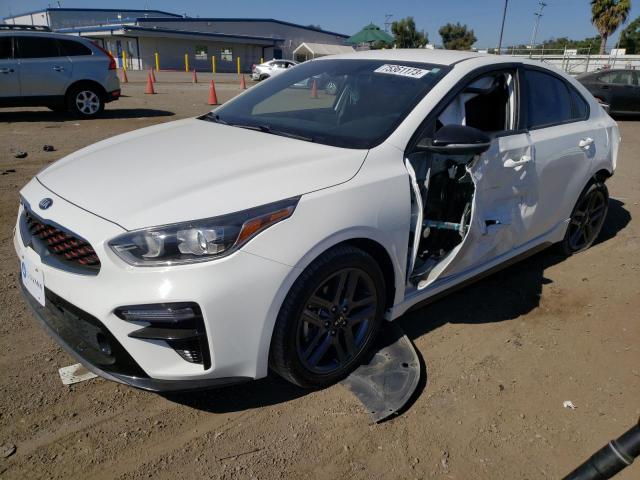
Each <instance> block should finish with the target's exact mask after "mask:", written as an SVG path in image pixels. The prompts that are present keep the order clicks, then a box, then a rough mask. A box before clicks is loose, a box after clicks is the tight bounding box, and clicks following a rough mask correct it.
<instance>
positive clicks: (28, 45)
mask: <svg viewBox="0 0 640 480" xmlns="http://www.w3.org/2000/svg"><path fill="white" fill-rule="evenodd" d="M16 40H17V42H16V43H17V47H18V48H17V55H16V57H17V58H48V57H59V56H60V52H59V50H58V42H56V40H55V38H47V37H22V36H20V37H16Z"/></svg>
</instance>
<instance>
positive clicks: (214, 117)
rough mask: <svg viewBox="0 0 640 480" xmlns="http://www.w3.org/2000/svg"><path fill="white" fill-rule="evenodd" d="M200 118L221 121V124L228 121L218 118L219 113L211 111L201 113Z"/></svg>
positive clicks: (226, 123)
mask: <svg viewBox="0 0 640 480" xmlns="http://www.w3.org/2000/svg"><path fill="white" fill-rule="evenodd" d="M200 118H201V119H202V120H207V121H209V122H215V123H221V124H222V125H229V122H227V121H225V120H222V119H221V118H220V115H218V114H217V113H213V112H209V113H207V114H205V115H203V116H202V117H200Z"/></svg>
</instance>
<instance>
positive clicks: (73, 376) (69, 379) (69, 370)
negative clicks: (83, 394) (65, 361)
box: [58, 363, 97, 385]
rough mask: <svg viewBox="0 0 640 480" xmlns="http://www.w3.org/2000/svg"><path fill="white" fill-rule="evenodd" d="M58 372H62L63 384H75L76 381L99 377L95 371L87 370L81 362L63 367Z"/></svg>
mask: <svg viewBox="0 0 640 480" xmlns="http://www.w3.org/2000/svg"><path fill="white" fill-rule="evenodd" d="M58 373H59V374H60V380H62V384H63V385H73V384H74V383H78V382H84V381H85V380H91V379H92V378H96V377H97V375H96V374H95V373H93V372H90V371H89V370H87V369H86V368H85V367H84V365H82V364H81V363H76V364H75V365H69V366H68V367H62V368H61V369H59V370H58Z"/></svg>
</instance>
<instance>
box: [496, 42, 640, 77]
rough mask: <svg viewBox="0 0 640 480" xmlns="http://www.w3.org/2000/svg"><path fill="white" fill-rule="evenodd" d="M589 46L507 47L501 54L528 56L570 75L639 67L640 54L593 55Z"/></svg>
mask: <svg viewBox="0 0 640 480" xmlns="http://www.w3.org/2000/svg"><path fill="white" fill-rule="evenodd" d="M589 51H590V48H582V49H568V48H565V49H545V48H508V49H503V50H502V55H510V56H513V57H522V58H530V59H532V60H539V61H541V62H545V63H548V64H550V65H553V66H554V67H556V68H559V69H561V70H564V71H565V72H567V73H569V74H570V75H578V74H581V73H586V72H593V71H596V70H602V69H606V68H628V69H640V55H618V54H617V52H616V53H614V54H613V55H594V54H591V53H589Z"/></svg>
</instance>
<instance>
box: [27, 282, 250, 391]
mask: <svg viewBox="0 0 640 480" xmlns="http://www.w3.org/2000/svg"><path fill="white" fill-rule="evenodd" d="M19 285H20V290H21V292H22V295H23V297H24V299H25V301H26V303H27V305H28V306H29V308H30V309H31V311H32V312H33V314H34V316H35V317H36V318H37V319H38V321H39V323H40V325H41V326H42V327H44V329H45V330H46V331H47V332H48V333H49V335H51V336H52V337H53V338H54V339H55V340H56V342H57V343H58V344H59V345H60V346H61V347H62V348H63V349H64V350H65V351H66V352H67V353H68V354H69V355H71V356H72V357H74V358H76V359H77V360H78V361H79V362H80V363H81V364H82V365H84V366H85V367H86V368H87V370H90V371H91V372H93V373H95V374H96V375H99V376H101V377H103V378H105V379H107V380H112V381H115V382H118V383H123V384H126V385H131V386H133V387H136V388H140V389H142V390H148V391H152V392H181V391H189V390H202V389H207V388H215V387H223V386H228V385H235V384H238V383H244V382H248V381H250V380H252V379H251V378H249V377H227V378H207V379H193V380H160V379H155V378H150V377H149V376H147V375H146V374H145V373H144V371H143V370H142V368H140V366H139V365H138V364H137V363H136V362H135V360H134V359H133V358H132V357H131V356H130V355H129V354H128V353H127V352H126V350H124V348H123V347H122V345H121V344H120V343H119V342H118V341H117V340H116V339H115V337H114V336H113V335H112V334H111V332H109V330H108V329H107V328H106V327H105V326H104V325H103V324H102V323H101V322H100V321H99V320H98V319H97V318H95V317H91V316H90V315H89V314H87V313H86V312H83V311H82V310H80V309H78V308H76V307H73V305H70V304H68V303H67V302H65V301H64V300H62V299H61V298H60V297H58V296H57V295H55V294H54V293H53V292H51V291H49V290H47V291H46V297H47V303H46V305H47V306H45V307H43V306H41V305H40V304H39V303H38V302H37V301H36V300H35V298H33V297H32V296H31V295H30V294H29V292H27V291H26V290H25V288H24V286H23V285H22V283H21V282H20V283H19ZM64 304H66V305H64ZM65 307H66V308H65ZM97 335H102V336H103V337H104V338H106V339H107V340H108V342H109V344H110V347H111V348H110V350H111V351H110V354H105V353H104V352H103V351H101V350H100V345H99V344H98V343H97V340H96V338H97Z"/></svg>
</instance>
